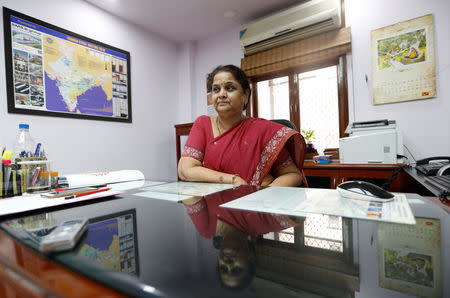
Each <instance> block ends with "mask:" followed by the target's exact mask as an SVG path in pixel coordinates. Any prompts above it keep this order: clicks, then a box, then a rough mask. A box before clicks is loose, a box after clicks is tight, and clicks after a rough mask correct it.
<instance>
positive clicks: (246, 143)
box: [182, 116, 306, 185]
mask: <svg viewBox="0 0 450 298" xmlns="http://www.w3.org/2000/svg"><path fill="white" fill-rule="evenodd" d="M305 146H306V145H305V140H304V139H303V137H302V136H301V135H300V134H299V133H298V132H297V131H295V130H292V129H290V128H288V127H286V126H283V125H281V124H278V123H274V122H271V121H268V120H265V119H260V118H245V119H243V120H242V121H241V122H240V123H239V124H238V125H236V126H235V127H233V128H232V129H229V130H227V131H226V132H225V133H223V134H221V135H220V136H218V137H216V138H214V135H213V129H212V125H211V120H210V117H208V116H200V117H198V118H197V119H196V120H195V122H194V125H193V127H192V129H191V132H190V134H189V137H188V140H187V141H186V144H185V146H184V149H183V153H182V156H187V157H192V158H195V159H197V160H198V161H200V162H201V163H202V165H203V166H204V167H206V168H209V169H212V170H216V171H219V172H224V173H229V174H237V175H239V176H240V177H241V178H242V179H244V180H245V181H247V183H248V184H250V185H261V182H262V181H263V180H264V177H266V175H267V174H268V173H269V172H270V171H271V169H272V167H274V166H277V167H282V166H286V165H287V164H289V161H291V162H292V161H293V162H294V163H295V164H296V166H297V167H298V169H299V170H302V168H303V161H304V158H305ZM283 152H285V154H283ZM287 152H288V153H289V154H287ZM280 153H281V154H280ZM280 156H284V157H283V158H282V159H281V160H280V158H279V157H280ZM286 157H287V158H286ZM302 179H303V181H304V182H305V180H304V177H303V178H302Z"/></svg>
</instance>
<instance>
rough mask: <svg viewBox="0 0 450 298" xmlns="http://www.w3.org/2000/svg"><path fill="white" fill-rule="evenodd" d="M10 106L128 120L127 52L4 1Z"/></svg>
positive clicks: (22, 110) (27, 111) (14, 110)
mask: <svg viewBox="0 0 450 298" xmlns="http://www.w3.org/2000/svg"><path fill="white" fill-rule="evenodd" d="M3 29H4V40H5V65H6V85H7V97H8V100H7V102H8V112H9V113H20V114H33V115H43V116H57V117H72V118H81V119H93V120H107V121H121V122H131V115H132V114H131V81H130V53H129V52H127V51H124V50H121V49H118V48H115V47H112V46H109V45H106V44H104V43H101V42H98V41H95V40H92V39H90V38H87V37H84V36H81V35H79V34H76V33H73V32H70V31H67V30H65V29H62V28H59V27H56V26H54V25H51V24H48V23H45V22H43V21H40V20H37V19H35V18H32V17H30V16H27V15H24V14H22V13H19V12H16V11H13V10H10V9H8V8H6V7H3Z"/></svg>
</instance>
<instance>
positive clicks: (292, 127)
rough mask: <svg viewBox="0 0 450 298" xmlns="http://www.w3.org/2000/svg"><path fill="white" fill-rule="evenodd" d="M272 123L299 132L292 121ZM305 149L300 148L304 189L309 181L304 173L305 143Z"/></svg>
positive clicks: (274, 120)
mask: <svg viewBox="0 0 450 298" xmlns="http://www.w3.org/2000/svg"><path fill="white" fill-rule="evenodd" d="M270 121H272V122H276V123H279V124H281V125H284V126H287V127H289V128H291V129H293V130H295V131H298V129H297V127H295V124H294V123H292V122H291V121H290V120H287V119H272V120H270ZM303 145H304V146H303V147H304V148H300V150H303V152H300V159H301V160H300V165H301V167H302V168H301V169H300V172H301V173H302V181H303V187H308V181H306V177H305V172H304V171H303V162H304V161H305V154H306V144H305V142H303Z"/></svg>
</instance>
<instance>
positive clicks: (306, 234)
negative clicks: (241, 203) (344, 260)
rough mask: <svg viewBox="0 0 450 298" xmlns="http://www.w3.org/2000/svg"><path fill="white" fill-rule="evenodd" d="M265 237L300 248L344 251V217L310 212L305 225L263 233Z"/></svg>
mask: <svg viewBox="0 0 450 298" xmlns="http://www.w3.org/2000/svg"><path fill="white" fill-rule="evenodd" d="M263 238H264V239H267V240H273V241H279V242H282V243H286V244H289V245H293V246H294V247H298V248H300V249H306V248H310V249H312V250H316V251H317V249H318V250H323V251H333V252H337V253H340V254H341V253H343V252H344V231H343V222H342V217H340V216H332V215H323V214H310V215H308V216H307V217H306V218H305V221H304V223H303V225H299V226H298V227H296V228H293V227H291V228H288V229H285V230H283V231H280V232H271V233H268V234H265V235H263ZM346 245H348V244H346Z"/></svg>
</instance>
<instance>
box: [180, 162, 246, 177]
mask: <svg viewBox="0 0 450 298" xmlns="http://www.w3.org/2000/svg"><path fill="white" fill-rule="evenodd" d="M178 177H180V179H181V180H185V181H199V182H212V183H228V184H247V182H246V181H245V180H244V179H242V178H241V177H239V176H238V175H235V174H228V173H222V172H218V171H214V170H211V169H208V168H205V167H203V166H202V164H201V162H200V161H198V160H196V159H195V158H192V157H187V156H183V157H181V158H180V161H179V162H178Z"/></svg>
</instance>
